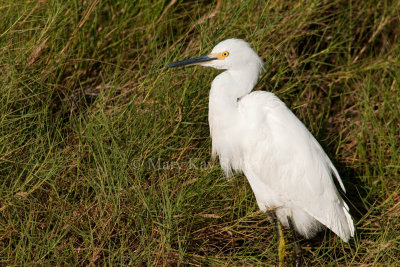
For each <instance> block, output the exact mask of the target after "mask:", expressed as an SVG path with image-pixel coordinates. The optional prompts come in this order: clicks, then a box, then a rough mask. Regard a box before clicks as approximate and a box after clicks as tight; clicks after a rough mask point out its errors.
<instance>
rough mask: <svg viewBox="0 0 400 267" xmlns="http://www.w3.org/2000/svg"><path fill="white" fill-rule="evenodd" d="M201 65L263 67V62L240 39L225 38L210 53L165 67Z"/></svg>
mask: <svg viewBox="0 0 400 267" xmlns="http://www.w3.org/2000/svg"><path fill="white" fill-rule="evenodd" d="M188 65H201V66H206V67H212V68H215V69H224V70H230V69H240V68H246V67H249V66H252V67H256V68H258V69H259V70H261V69H263V65H264V62H263V61H262V59H261V58H260V57H258V55H257V54H256V53H255V52H254V50H253V48H252V47H251V46H250V45H249V44H248V43H247V42H245V41H243V40H241V39H227V40H224V41H222V42H220V43H219V44H217V45H216V46H215V47H214V48H213V50H212V51H211V53H210V54H208V55H204V56H201V57H196V58H191V59H185V60H182V61H178V62H174V63H171V64H169V65H167V66H165V67H166V68H174V67H181V66H188Z"/></svg>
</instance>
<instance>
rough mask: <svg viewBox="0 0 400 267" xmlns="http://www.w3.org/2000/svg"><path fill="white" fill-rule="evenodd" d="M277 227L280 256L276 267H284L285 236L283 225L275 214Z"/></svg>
mask: <svg viewBox="0 0 400 267" xmlns="http://www.w3.org/2000/svg"><path fill="white" fill-rule="evenodd" d="M273 218H274V221H275V227H276V235H277V239H278V256H277V258H276V265H275V266H276V267H282V266H283V258H284V256H285V237H284V236H283V231H282V225H281V223H280V222H279V220H278V218H277V217H276V215H275V214H273Z"/></svg>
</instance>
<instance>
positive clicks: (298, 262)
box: [287, 216, 302, 267]
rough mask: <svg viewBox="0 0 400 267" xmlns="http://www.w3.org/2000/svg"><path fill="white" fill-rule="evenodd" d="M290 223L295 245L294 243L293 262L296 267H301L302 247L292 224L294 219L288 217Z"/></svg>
mask: <svg viewBox="0 0 400 267" xmlns="http://www.w3.org/2000/svg"><path fill="white" fill-rule="evenodd" d="M287 220H288V223H289V228H290V232H292V237H293V243H294V252H295V255H294V262H293V266H295V267H300V266H301V259H302V257H301V254H302V253H301V246H300V243H299V242H298V240H297V238H296V233H295V231H294V227H293V223H292V219H291V218H290V217H289V216H288V217H287Z"/></svg>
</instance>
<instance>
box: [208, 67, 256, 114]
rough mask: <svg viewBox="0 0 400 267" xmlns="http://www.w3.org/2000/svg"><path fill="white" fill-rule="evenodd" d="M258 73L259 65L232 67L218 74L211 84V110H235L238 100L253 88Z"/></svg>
mask: <svg viewBox="0 0 400 267" xmlns="http://www.w3.org/2000/svg"><path fill="white" fill-rule="evenodd" d="M258 75H259V69H258V67H257V66H246V67H243V68H238V69H230V70H227V71H225V72H223V73H221V74H220V75H218V76H217V77H216V78H215V79H214V81H213V83H212V85H211V91H210V107H209V108H210V110H211V109H216V110H218V109H223V110H225V111H228V112H232V111H233V110H235V109H236V108H237V102H238V100H239V99H240V98H241V97H243V96H245V95H247V94H249V93H250V92H251V90H253V88H254V86H255V84H256V83H257V80H258Z"/></svg>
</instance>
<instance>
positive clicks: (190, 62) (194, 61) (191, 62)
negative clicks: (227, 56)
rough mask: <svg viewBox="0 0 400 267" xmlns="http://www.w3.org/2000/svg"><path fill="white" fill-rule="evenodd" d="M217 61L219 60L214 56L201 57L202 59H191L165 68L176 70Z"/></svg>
mask: <svg viewBox="0 0 400 267" xmlns="http://www.w3.org/2000/svg"><path fill="white" fill-rule="evenodd" d="M216 59H218V58H217V57H214V56H213V55H205V56H201V57H195V58H190V59H185V60H181V61H177V62H173V63H171V64H168V65H167V66H165V67H166V68H175V67H183V66H191V65H198V64H201V63H204V62H209V61H212V60H216Z"/></svg>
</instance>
